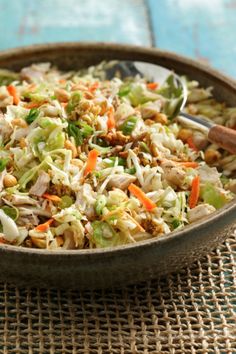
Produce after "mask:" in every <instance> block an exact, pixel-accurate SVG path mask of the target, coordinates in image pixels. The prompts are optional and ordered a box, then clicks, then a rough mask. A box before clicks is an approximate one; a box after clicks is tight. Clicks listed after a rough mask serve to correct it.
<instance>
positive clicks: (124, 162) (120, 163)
mask: <svg viewBox="0 0 236 354" xmlns="http://www.w3.org/2000/svg"><path fill="white" fill-rule="evenodd" d="M116 159H117V157H116V156H110V157H109V160H110V161H111V162H108V163H107V165H108V166H109V167H113V166H114V165H115V161H116ZM125 165H126V160H125V159H123V158H122V157H118V166H125Z"/></svg>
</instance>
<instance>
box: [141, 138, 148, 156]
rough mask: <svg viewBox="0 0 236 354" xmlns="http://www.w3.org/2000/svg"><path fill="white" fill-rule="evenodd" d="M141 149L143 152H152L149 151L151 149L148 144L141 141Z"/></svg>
mask: <svg viewBox="0 0 236 354" xmlns="http://www.w3.org/2000/svg"><path fill="white" fill-rule="evenodd" d="M140 148H141V149H142V151H144V152H148V153H149V152H150V149H149V147H148V146H147V144H146V143H144V142H143V141H141V143H140Z"/></svg>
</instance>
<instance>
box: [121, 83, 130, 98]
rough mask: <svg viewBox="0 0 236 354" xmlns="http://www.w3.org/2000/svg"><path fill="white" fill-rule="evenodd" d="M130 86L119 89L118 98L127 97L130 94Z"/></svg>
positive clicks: (125, 85) (126, 85)
mask: <svg viewBox="0 0 236 354" xmlns="http://www.w3.org/2000/svg"><path fill="white" fill-rule="evenodd" d="M130 90H131V86H130V84H124V85H122V86H121V87H120V90H119V92H118V96H120V97H124V96H127V95H128V94H129V93H130Z"/></svg>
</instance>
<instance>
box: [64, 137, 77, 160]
mask: <svg viewBox="0 0 236 354" xmlns="http://www.w3.org/2000/svg"><path fill="white" fill-rule="evenodd" d="M64 147H65V148H66V149H67V150H71V151H72V157H73V158H75V157H76V156H77V155H78V153H77V149H76V146H75V145H74V144H72V142H71V141H70V140H66V141H65V144H64Z"/></svg>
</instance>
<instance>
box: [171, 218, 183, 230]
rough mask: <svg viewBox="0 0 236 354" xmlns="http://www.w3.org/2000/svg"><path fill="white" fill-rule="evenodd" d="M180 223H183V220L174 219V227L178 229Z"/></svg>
mask: <svg viewBox="0 0 236 354" xmlns="http://www.w3.org/2000/svg"><path fill="white" fill-rule="evenodd" d="M180 225H181V221H180V220H178V219H174V220H173V221H172V226H173V228H174V229H177V227H179V226H180Z"/></svg>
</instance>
